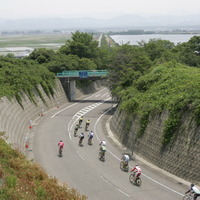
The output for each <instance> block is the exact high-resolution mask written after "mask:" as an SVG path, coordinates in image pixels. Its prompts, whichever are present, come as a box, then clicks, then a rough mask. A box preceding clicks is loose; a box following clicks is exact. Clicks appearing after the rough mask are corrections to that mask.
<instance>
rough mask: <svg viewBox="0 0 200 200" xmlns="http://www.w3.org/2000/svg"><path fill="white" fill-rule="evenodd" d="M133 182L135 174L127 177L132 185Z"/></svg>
mask: <svg viewBox="0 0 200 200" xmlns="http://www.w3.org/2000/svg"><path fill="white" fill-rule="evenodd" d="M134 180H135V174H130V176H129V181H130V182H131V183H133V182H134Z"/></svg>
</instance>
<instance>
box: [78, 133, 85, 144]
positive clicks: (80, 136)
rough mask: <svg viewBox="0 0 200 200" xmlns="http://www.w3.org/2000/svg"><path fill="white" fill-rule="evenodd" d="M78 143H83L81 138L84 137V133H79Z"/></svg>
mask: <svg viewBox="0 0 200 200" xmlns="http://www.w3.org/2000/svg"><path fill="white" fill-rule="evenodd" d="M79 138H80V139H79V145H80V146H81V145H82V143H83V139H84V133H81V134H80V135H79Z"/></svg>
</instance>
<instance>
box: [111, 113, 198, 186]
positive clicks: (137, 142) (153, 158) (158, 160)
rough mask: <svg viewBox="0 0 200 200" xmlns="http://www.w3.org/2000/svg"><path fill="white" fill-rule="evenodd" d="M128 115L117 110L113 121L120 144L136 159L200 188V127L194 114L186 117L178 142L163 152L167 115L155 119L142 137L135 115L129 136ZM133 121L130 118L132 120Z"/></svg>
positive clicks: (182, 120) (157, 116)
mask: <svg viewBox="0 0 200 200" xmlns="http://www.w3.org/2000/svg"><path fill="white" fill-rule="evenodd" d="M127 117H128V116H127V115H126V114H125V113H124V112H121V111H119V109H116V111H115V113H114V115H113V117H112V119H111V121H110V127H111V130H112V131H113V132H114V133H115V135H116V137H117V138H118V140H119V141H121V142H122V144H123V145H124V146H126V147H127V148H128V149H130V150H131V151H132V152H133V153H135V154H136V155H138V156H140V157H142V158H143V159H145V160H147V161H148V162H150V163H152V164H154V165H155V166H158V167H159V168H161V169H163V170H165V171H168V172H170V173H172V174H174V175H176V176H178V177H180V178H182V179H185V180H187V181H190V182H194V183H196V184H198V185H200V173H199V171H200V148H199V147H200V127H199V126H197V124H196V122H195V119H194V117H193V115H192V114H191V113H185V114H184V115H183V116H182V119H181V125H180V127H179V129H178V130H177V132H176V138H175V139H174V140H173V141H172V142H171V143H170V144H169V145H168V146H167V147H166V148H164V149H163V148H162V143H161V141H162V137H163V129H164V122H165V120H166V119H167V118H168V113H167V112H166V111H163V112H162V113H161V114H157V115H153V116H151V117H150V118H149V123H148V125H147V127H146V129H145V132H144V134H143V135H142V136H140V137H138V134H137V133H138V130H139V128H140V124H139V117H138V116H137V115H134V114H133V115H132V117H131V126H130V127H129V131H128V132H127V131H126V130H127V128H126V123H127V120H126V119H127ZM129 118H130V116H129Z"/></svg>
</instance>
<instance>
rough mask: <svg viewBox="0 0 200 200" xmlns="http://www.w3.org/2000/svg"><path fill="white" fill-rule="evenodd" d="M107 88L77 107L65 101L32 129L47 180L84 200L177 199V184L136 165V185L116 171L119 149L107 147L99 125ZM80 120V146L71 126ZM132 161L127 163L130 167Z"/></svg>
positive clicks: (108, 98) (179, 185) (108, 101)
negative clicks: (138, 171) (138, 172)
mask: <svg viewBox="0 0 200 200" xmlns="http://www.w3.org/2000/svg"><path fill="white" fill-rule="evenodd" d="M112 106H113V104H112V102H111V96H110V93H109V90H108V89H107V88H103V89H101V90H100V91H98V92H96V93H95V94H92V95H89V96H87V97H85V99H82V100H80V101H77V102H70V103H68V104H66V105H65V106H63V107H62V108H60V109H59V110H53V111H51V112H49V113H48V114H47V115H46V116H45V117H44V119H43V120H42V122H40V123H39V124H38V126H37V128H36V129H37V130H36V133H35V137H34V149H33V153H34V158H35V160H36V162H38V163H39V164H40V165H41V166H42V167H43V168H44V169H45V170H46V171H47V173H48V174H49V175H50V176H55V177H56V178H58V179H59V180H60V181H61V182H64V183H67V184H68V185H69V186H70V187H74V188H77V190H78V191H79V192H80V193H81V194H85V195H86V196H88V199H89V200H130V199H134V200H177V199H182V194H183V193H184V192H185V191H186V190H187V189H188V188H187V187H186V186H184V185H183V184H182V183H181V182H179V181H177V179H173V178H170V177H169V176H166V175H165V174H163V173H161V172H160V171H158V170H156V169H155V168H151V167H149V166H148V165H147V164H145V163H143V162H141V161H140V160H137V163H138V164H139V165H140V166H141V168H142V171H143V174H142V176H141V178H142V185H141V187H137V186H135V185H132V184H130V182H129V174H130V173H126V172H123V171H121V170H120V168H119V163H120V158H121V156H122V153H123V151H122V148H121V147H120V146H118V145H117V143H115V142H113V140H112V139H111V137H112V136H111V135H107V134H105V133H109V129H105V127H106V125H105V122H106V120H107V119H109V112H108V111H109V110H110V109H111V108H112ZM81 115H83V116H84V121H83V124H82V128H80V129H79V131H78V134H80V132H84V133H85V139H84V140H83V146H82V147H80V146H79V145H78V137H74V136H73V130H74V126H75V124H76V123H77V122H78V118H79V117H80V116H81ZM87 119H90V120H91V124H90V127H89V130H93V131H94V138H93V145H88V144H87V135H88V132H85V131H84V125H85V122H86V120H87ZM104 138H105V139H106V140H107V152H106V160H105V162H102V161H100V160H99V159H98V150H99V142H100V140H102V139H104ZM60 139H62V140H63V141H64V143H65V146H64V150H63V157H62V158H60V157H58V155H57V154H58V147H57V144H58V142H59V141H60ZM134 164H135V161H130V167H133V166H134Z"/></svg>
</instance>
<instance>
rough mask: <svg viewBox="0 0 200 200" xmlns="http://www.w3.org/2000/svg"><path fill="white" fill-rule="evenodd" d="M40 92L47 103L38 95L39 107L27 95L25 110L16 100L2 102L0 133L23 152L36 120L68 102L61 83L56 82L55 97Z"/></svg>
mask: <svg viewBox="0 0 200 200" xmlns="http://www.w3.org/2000/svg"><path fill="white" fill-rule="evenodd" d="M40 91H41V92H42V95H43V97H44V99H45V102H46V103H44V102H43V101H42V100H41V98H40V97H39V95H37V94H36V97H35V99H36V102H37V105H35V104H34V103H32V102H31V101H30V100H29V98H28V97H27V95H25V94H24V97H23V100H22V105H23V108H22V107H21V106H20V105H19V103H18V102H17V100H16V99H11V100H8V99H7V98H6V97H3V98H1V100H0V131H1V132H4V133H5V135H4V137H5V138H6V139H7V141H8V143H10V144H11V146H12V147H13V148H15V149H18V150H20V151H21V152H25V150H26V147H25V144H26V143H27V136H29V132H30V131H31V129H32V127H33V126H34V122H35V119H36V118H39V117H42V116H43V115H44V114H45V113H46V112H47V111H49V110H50V109H53V108H55V109H56V108H58V107H59V106H60V105H62V104H64V103H66V102H68V99H67V97H66V95H65V92H64V90H63V88H62V85H61V84H60V82H59V81H57V82H56V89H55V90H54V92H55V94H54V97H48V96H47V95H46V94H45V93H44V91H43V89H42V88H41V87H40Z"/></svg>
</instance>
